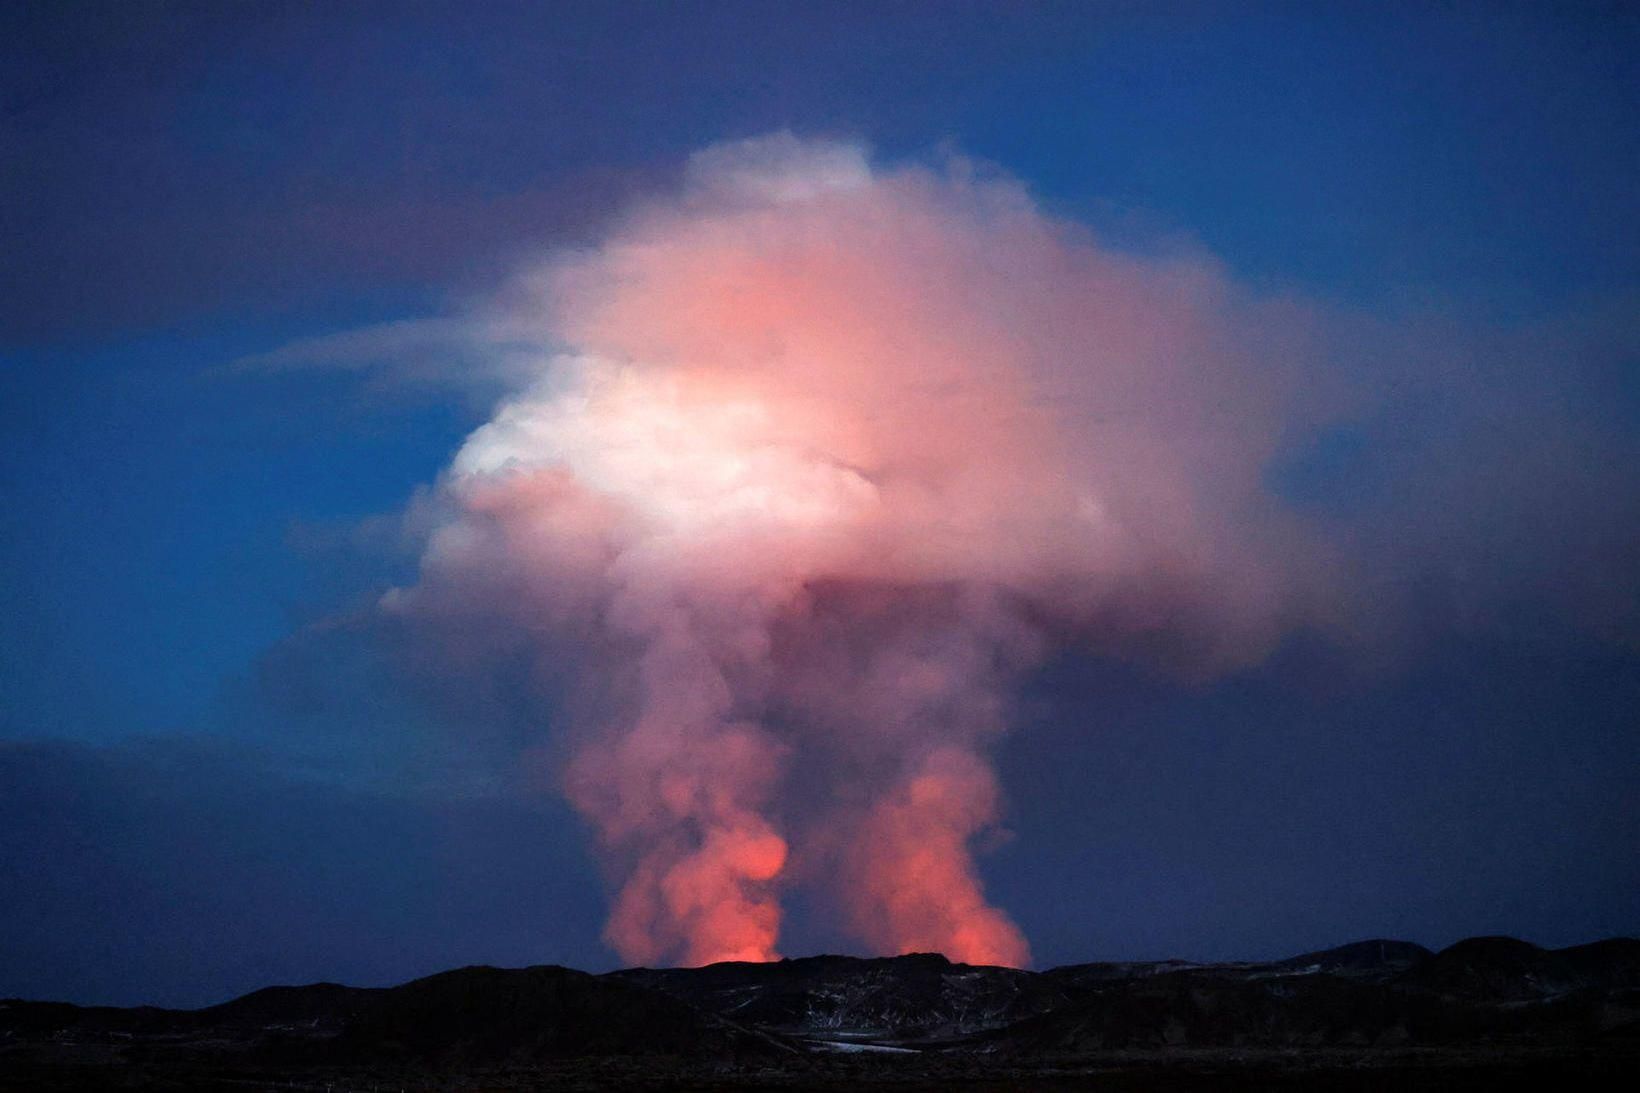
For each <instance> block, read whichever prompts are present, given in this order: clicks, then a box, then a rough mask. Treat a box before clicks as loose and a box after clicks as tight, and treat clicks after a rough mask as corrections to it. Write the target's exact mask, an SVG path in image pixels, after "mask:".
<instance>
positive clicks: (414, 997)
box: [336, 966, 791, 1064]
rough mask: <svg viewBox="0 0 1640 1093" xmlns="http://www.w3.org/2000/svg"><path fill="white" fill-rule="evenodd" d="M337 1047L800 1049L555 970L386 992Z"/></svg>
mask: <svg viewBox="0 0 1640 1093" xmlns="http://www.w3.org/2000/svg"><path fill="white" fill-rule="evenodd" d="M336 1047H337V1051H338V1053H339V1054H340V1056H341V1057H343V1058H346V1059H348V1060H350V1061H358V1060H374V1059H378V1058H400V1057H410V1058H415V1059H418V1060H423V1061H433V1062H439V1063H443V1064H473V1063H492V1064H493V1063H518V1062H525V1061H531V1060H538V1059H543V1058H554V1057H570V1056H587V1055H590V1056H598V1055H679V1056H701V1055H708V1056H714V1057H716V1056H722V1057H735V1056H742V1055H769V1054H773V1053H777V1052H781V1051H789V1050H791V1049H790V1048H788V1047H786V1046H785V1045H782V1044H780V1043H779V1042H778V1041H777V1040H775V1039H774V1038H773V1037H770V1036H768V1035H767V1034H764V1033H759V1032H753V1031H750V1030H747V1029H745V1028H742V1027H740V1026H738V1025H734V1024H730V1023H729V1022H726V1021H723V1020H720V1019H718V1018H716V1017H714V1016H712V1015H710V1014H707V1013H703V1012H701V1011H700V1010H698V1009H696V1008H694V1007H693V1006H689V1005H686V1004H684V1003H682V1002H679V1001H678V1000H676V999H674V998H671V997H668V996H667V995H665V994H662V993H660V992H657V991H651V990H645V989H643V988H642V987H638V986H634V985H632V984H629V983H623V982H620V981H618V980H611V979H609V978H608V977H598V976H592V975H588V974H587V973H585V972H579V971H574V970H572V969H569V968H560V967H553V966H544V967H536V968H523V969H518V970H508V969H502V968H489V967H472V968H462V969H460V970H458V971H451V972H443V973H441V974H439V975H431V976H428V977H427V978H425V979H418V980H416V981H414V982H412V983H406V984H404V985H403V986H401V987H395V988H393V989H392V990H388V991H383V992H382V993H381V994H380V995H379V996H378V997H376V998H374V999H372V1000H371V1002H370V1004H369V1005H368V1006H367V1007H365V1008H364V1009H363V1010H362V1011H361V1012H360V1013H359V1014H358V1016H356V1017H355V1018H353V1019H352V1020H351V1021H349V1022H348V1023H347V1025H346V1027H345V1028H344V1030H343V1032H342V1034H341V1036H340V1037H339V1038H338V1041H337V1044H336Z"/></svg>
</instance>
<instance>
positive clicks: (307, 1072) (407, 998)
mask: <svg viewBox="0 0 1640 1093" xmlns="http://www.w3.org/2000/svg"><path fill="white" fill-rule="evenodd" d="M1215 1053H1217V1054H1215ZM1340 1053H1344V1054H1340ZM1134 1060H1139V1061H1138V1062H1137V1063H1135V1062H1134ZM1192 1060H1194V1061H1192ZM1215 1060H1217V1061H1215ZM1409 1060H1410V1061H1409ZM1517 1064H1518V1065H1517ZM1635 1064H1640V941H1635V940H1633V939H1629V938H1616V939H1612V940H1609V941H1602V942H1596V943H1594V944H1590V945H1580V946H1574V947H1572V948H1567V949H1558V950H1550V949H1543V948H1540V947H1538V946H1536V945H1532V944H1529V943H1527V942H1524V941H1519V940H1516V939H1513V938H1502V937H1483V938H1471V939H1469V940H1467V941H1462V942H1459V943H1458V944H1456V945H1452V946H1450V947H1448V948H1446V949H1443V950H1442V951H1440V952H1438V953H1431V952H1430V951H1429V950H1427V949H1424V948H1423V947H1422V946H1418V945H1414V944H1412V943H1410V942H1401V941H1391V940H1372V941H1363V942H1355V943H1352V944H1349V945H1344V946H1340V947H1338V948H1335V949H1326V950H1321V951H1318V952H1310V953H1303V954H1300V955H1298V956H1294V957H1290V958H1287V959H1285V960H1277V961H1266V962H1226V963H1215V964H1206V963H1191V962H1188V961H1181V960H1164V961H1148V962H1121V963H1108V962H1107V963H1095V964H1077V965H1068V966H1065V967H1061V968H1054V969H1051V970H1049V971H1045V972H1032V971H1022V970H1019V969H1014V968H999V967H986V966H975V965H967V964H953V963H951V962H950V961H949V960H947V959H946V958H945V957H943V956H939V955H935V954H928V953H921V954H912V955H907V956H898V957H888V958H877V959H867V958H857V957H843V956H817V957H807V958H803V959H797V960H783V961H778V962H775V963H768V964H746V963H724V964H714V965H710V966H708V967H704V968H662V969H654V968H633V969H628V970H625V971H619V972H612V973H609V974H607V975H599V976H594V975H588V974H586V973H584V972H579V971H574V970H572V969H569V968H560V967H551V966H545V967H533V968H521V969H511V970H509V969H501V968H491V967H471V968H462V969H458V970H456V971H450V972H443V973H440V974H438V975H432V976H428V977H426V978H424V979H417V980H415V981H413V982H410V983H405V984H402V985H400V986H397V987H391V988H381V989H364V988H356V987H346V986H342V985H339V984H335V983H316V984H312V985H309V986H304V987H270V988H266V989H264V990H259V991H255V992H252V993H251V994H247V995H245V996H243V997H240V998H236V999H233V1000H232V1001H229V1002H224V1003H222V1004H220V1005H216V1006H210V1007H207V1008H205V1009H200V1010H191V1011H190V1010H165V1009H157V1008H154V1007H136V1008H132V1009H118V1008H112V1007H81V1006H74V1005H69V1004H66V1003H57V1002H27V1001H20V1000H16V999H13V1000H8V1001H0V1088H7V1089H9V1088H19V1089H22V1088H30V1089H33V1088H43V1089H79V1088H88V1087H106V1086H110V1085H119V1086H123V1087H129V1088H141V1087H146V1086H163V1087H167V1088H224V1087H225V1086H224V1085H223V1083H227V1084H228V1085H232V1086H234V1087H235V1088H238V1087H240V1086H242V1085H246V1084H250V1085H256V1084H263V1085H269V1084H271V1085H274V1086H278V1085H280V1084H284V1083H294V1084H296V1085H297V1086H298V1087H305V1088H324V1087H326V1086H330V1085H336V1086H337V1087H338V1088H347V1087H349V1086H350V1085H351V1086H352V1087H355V1088H357V1087H359V1086H361V1085H363V1084H365V1079H366V1078H368V1079H369V1081H370V1082H371V1083H374V1082H375V1081H376V1078H377V1077H383V1079H384V1080H385V1081H386V1082H387V1084H388V1085H392V1086H394V1087H395V1088H433V1087H437V1088H447V1087H451V1082H452V1081H453V1082H454V1087H463V1086H464V1085H467V1084H480V1085H485V1084H488V1085H493V1086H495V1087H497V1088H504V1087H509V1083H512V1084H513V1085H517V1084H518V1083H519V1082H522V1083H523V1085H524V1086H526V1087H534V1086H539V1085H540V1084H541V1083H542V1082H546V1084H547V1085H549V1086H552V1087H554V1088H560V1087H562V1088H577V1089H579V1088H585V1089H603V1088H609V1087H616V1086H624V1087H626V1088H648V1087H652V1086H653V1085H655V1084H657V1083H659V1084H666V1083H669V1082H670V1083H673V1084H677V1082H679V1081H683V1079H682V1078H680V1077H679V1076H680V1075H692V1077H688V1080H687V1081H683V1084H684V1085H687V1086H688V1087H690V1088H701V1089H704V1088H714V1087H717V1086H718V1085H719V1084H720V1079H721V1081H722V1082H727V1084H729V1085H734V1084H735V1083H736V1082H740V1081H741V1079H740V1078H735V1079H734V1081H729V1079H727V1078H724V1075H730V1076H733V1075H741V1076H743V1077H744V1083H743V1084H742V1087H744V1086H745V1085H746V1084H749V1085H751V1086H755V1087H759V1088H761V1087H763V1086H765V1085H768V1084H782V1083H786V1082H787V1079H788V1078H790V1079H791V1081H792V1082H796V1083H797V1086H794V1087H799V1086H800V1087H803V1088H818V1087H819V1086H825V1085H830V1084H831V1083H832V1080H833V1079H834V1078H837V1079H839V1080H840V1081H846V1082H854V1083H858V1082H861V1081H867V1080H868V1079H869V1080H872V1081H875V1080H877V1079H879V1078H880V1079H882V1080H883V1081H890V1080H892V1081H894V1082H896V1083H899V1084H900V1085H901V1086H902V1087H905V1086H904V1083H905V1082H906V1081H909V1082H910V1086H909V1087H906V1088H912V1089H919V1090H928V1089H936V1088H938V1089H944V1088H949V1087H950V1086H951V1085H953V1084H961V1083H962V1082H966V1081H967V1080H968V1079H969V1078H970V1077H972V1076H973V1075H975V1074H992V1075H1001V1076H1003V1077H1000V1078H998V1080H999V1081H1003V1078H1005V1079H1006V1080H1005V1081H1004V1084H1003V1085H999V1086H997V1088H1003V1087H1004V1086H1006V1087H1007V1088H1015V1087H1026V1086H1029V1085H1031V1084H1032V1082H1031V1081H1029V1080H1026V1079H1028V1078H1029V1077H1030V1076H1031V1075H1033V1074H1039V1073H1040V1074H1047V1073H1049V1072H1052V1073H1056V1074H1060V1073H1065V1072H1066V1071H1064V1068H1065V1067H1071V1068H1073V1069H1075V1068H1083V1070H1085V1069H1086V1068H1089V1067H1093V1068H1095V1069H1098V1068H1100V1067H1118V1068H1124V1067H1125V1068H1128V1070H1131V1069H1132V1068H1133V1067H1134V1066H1138V1067H1139V1070H1138V1071H1137V1072H1135V1073H1137V1074H1138V1077H1137V1078H1135V1081H1137V1082H1138V1085H1135V1086H1132V1087H1133V1088H1139V1087H1141V1086H1145V1084H1146V1082H1147V1081H1148V1079H1147V1078H1145V1077H1144V1076H1145V1075H1152V1074H1156V1073H1161V1071H1157V1070H1155V1068H1157V1067H1163V1066H1165V1067H1168V1068H1171V1069H1169V1070H1167V1073H1168V1074H1172V1075H1174V1076H1175V1077H1177V1074H1178V1073H1179V1071H1178V1067H1179V1066H1181V1065H1182V1066H1187V1067H1195V1068H1197V1069H1198V1070H1200V1071H1201V1073H1202V1074H1208V1073H1210V1072H1211V1073H1218V1072H1219V1071H1218V1070H1215V1069H1214V1068H1222V1067H1223V1066H1232V1067H1241V1068H1242V1069H1243V1070H1244V1071H1245V1072H1246V1073H1245V1075H1244V1077H1246V1079H1247V1083H1248V1084H1245V1085H1244V1086H1234V1087H1235V1088H1255V1087H1260V1086H1261V1084H1262V1083H1264V1082H1265V1080H1266V1079H1268V1078H1270V1077H1271V1076H1272V1075H1275V1076H1282V1075H1285V1076H1287V1077H1291V1076H1292V1075H1293V1074H1295V1073H1298V1074H1309V1073H1311V1071H1314V1070H1315V1068H1318V1067H1319V1068H1321V1070H1320V1071H1315V1072H1316V1073H1321V1072H1323V1071H1324V1072H1325V1073H1327V1074H1330V1075H1332V1076H1333V1077H1334V1078H1338V1079H1339V1080H1342V1079H1343V1077H1344V1076H1345V1075H1346V1072H1348V1073H1355V1071H1356V1070H1358V1069H1359V1068H1360V1067H1368V1068H1383V1073H1384V1074H1385V1075H1391V1076H1392V1079H1393V1080H1391V1079H1390V1078H1386V1081H1387V1082H1389V1084H1392V1085H1396V1087H1397V1088H1404V1087H1405V1085H1404V1083H1406V1082H1411V1083H1412V1084H1413V1086H1416V1087H1417V1088H1420V1089H1435V1088H1447V1087H1449V1086H1451V1085H1453V1084H1454V1083H1456V1084H1457V1085H1461V1086H1465V1087H1469V1088H1494V1087H1495V1086H1496V1084H1497V1083H1498V1082H1499V1081H1503V1082H1505V1084H1508V1083H1510V1082H1513V1083H1514V1087H1515V1088H1526V1087H1529V1086H1530V1085H1531V1084H1532V1083H1537V1084H1543V1083H1548V1084H1555V1085H1566V1084H1567V1083H1572V1084H1577V1085H1581V1086H1585V1087H1586V1086H1588V1085H1589V1084H1591V1083H1593V1084H1616V1085H1619V1086H1626V1084H1627V1083H1626V1082H1623V1081H1621V1080H1619V1078H1618V1076H1620V1075H1628V1076H1629V1077H1632V1073H1631V1072H1632V1070H1633V1069H1634V1066H1635ZM1329 1067H1330V1068H1332V1069H1330V1070H1329V1069H1327V1068H1329ZM1146 1068H1150V1069H1146ZM1202 1068H1205V1069H1202ZM1295 1068H1297V1069H1296V1070H1295ZM1306 1068H1308V1069H1306ZM1340 1068H1345V1069H1340ZM1443 1068H1444V1069H1443ZM1453 1068H1456V1069H1453ZM1076 1072H1078V1073H1081V1072H1082V1070H1077V1071H1076ZM1124 1072H1126V1071H1124ZM1090 1073H1091V1071H1090ZM1192 1073H1195V1071H1192ZM1526 1074H1530V1075H1532V1076H1533V1077H1532V1079H1531V1082H1524V1080H1523V1081H1515V1079H1516V1078H1517V1077H1519V1076H1520V1075H1526ZM416 1075H442V1076H443V1077H427V1078H425V1080H423V1079H422V1078H417V1077H416ZM451 1075H458V1076H460V1075H465V1076H469V1077H470V1078H471V1080H470V1081H469V1078H468V1077H459V1078H450V1076H451ZM497 1075H500V1077H497ZM520 1075H522V1076H523V1077H519V1076H520ZM542 1075H547V1076H549V1077H547V1078H543V1077H542ZM771 1075H784V1076H785V1077H783V1078H781V1079H780V1081H774V1080H773V1079H772V1078H771V1077H770V1076H771ZM1022 1075H1023V1076H1024V1077H1021V1076H1022ZM1608 1078H1611V1079H1612V1082H1607V1079H1608ZM338 1079H339V1081H338ZM1540 1079H1541V1080H1540ZM1170 1080H1172V1079H1170ZM1238 1080H1239V1079H1238ZM1008 1082H1013V1083H1015V1085H1007V1083H1008ZM1021 1082H1023V1085H1020V1084H1019V1083H1021ZM304 1083H305V1084H304ZM531 1083H534V1085H533V1086H532V1084H531ZM804 1083H807V1084H806V1085H805V1084H804ZM787 1084H789V1083H787ZM1328 1084H1332V1083H1331V1082H1330V1080H1329V1083H1328ZM1357 1087H1359V1088H1367V1087H1372V1086H1371V1083H1367V1084H1365V1085H1362V1084H1359V1083H1358V1085H1357ZM1169 1088H1184V1086H1182V1085H1173V1086H1169ZM1288 1088H1291V1086H1288Z"/></svg>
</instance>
